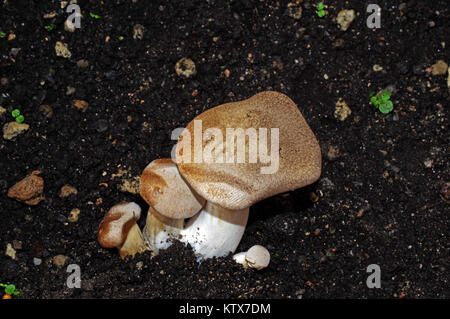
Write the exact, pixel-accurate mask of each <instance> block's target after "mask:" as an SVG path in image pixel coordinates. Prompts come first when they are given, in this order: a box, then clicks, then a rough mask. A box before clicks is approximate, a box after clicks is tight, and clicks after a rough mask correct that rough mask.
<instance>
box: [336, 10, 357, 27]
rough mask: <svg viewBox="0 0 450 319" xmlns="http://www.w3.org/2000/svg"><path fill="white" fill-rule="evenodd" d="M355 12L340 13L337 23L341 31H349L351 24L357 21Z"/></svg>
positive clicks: (343, 11)
mask: <svg viewBox="0 0 450 319" xmlns="http://www.w3.org/2000/svg"><path fill="white" fill-rule="evenodd" d="M355 17H356V15H355V10H341V11H339V13H338V16H337V18H336V22H337V24H338V26H339V29H340V30H341V31H347V29H348V28H349V27H350V24H351V23H352V21H353V20H354V19H355Z"/></svg>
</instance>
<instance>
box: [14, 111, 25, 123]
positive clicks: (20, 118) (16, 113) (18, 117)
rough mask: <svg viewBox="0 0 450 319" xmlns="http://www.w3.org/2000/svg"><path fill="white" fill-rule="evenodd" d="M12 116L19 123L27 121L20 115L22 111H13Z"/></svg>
mask: <svg viewBox="0 0 450 319" xmlns="http://www.w3.org/2000/svg"><path fill="white" fill-rule="evenodd" d="M11 115H12V117H13V118H15V119H16V122H17V123H22V122H23V121H25V117H24V116H23V115H21V114H20V111H19V110H18V109H15V110H13V111H12V112H11Z"/></svg>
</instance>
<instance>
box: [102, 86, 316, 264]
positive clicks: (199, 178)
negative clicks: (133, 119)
mask: <svg viewBox="0 0 450 319" xmlns="http://www.w3.org/2000/svg"><path fill="white" fill-rule="evenodd" d="M198 121H201V124H202V125H201V127H200V129H199V128H198V126H196V125H195V124H196V122H197V123H198ZM228 128H238V129H240V130H243V131H244V132H247V130H249V129H255V128H256V130H258V129H260V131H261V128H266V129H267V128H276V129H277V133H278V136H276V137H277V141H276V142H277V143H276V144H273V143H272V146H274V145H275V148H273V147H272V148H271V154H267V148H266V149H265V157H264V156H262V155H261V154H263V153H264V150H262V147H261V145H259V148H252V147H251V145H249V144H250V136H248V138H247V139H246V138H245V137H244V139H243V140H240V141H239V140H238V143H237V144H239V143H241V144H243V145H241V146H245V147H244V148H243V149H244V151H245V153H244V155H245V156H244V157H243V158H244V159H251V158H255V157H254V155H255V154H254V153H255V152H258V154H259V155H260V158H259V160H257V161H251V160H248V161H245V160H244V161H242V160H241V161H239V160H238V161H236V160H234V161H223V160H221V158H220V157H221V156H224V157H226V158H227V159H229V158H232V159H233V158H234V159H236V158H237V157H239V154H237V153H236V152H237V149H238V147H236V148H234V146H233V147H232V149H231V150H230V149H229V148H227V146H229V144H228V143H229V141H228V140H227V141H226V142H224V141H223V140H221V139H216V140H215V139H214V137H215V136H216V135H218V134H217V132H219V133H221V134H222V136H225V135H226V132H227V129H228ZM211 132H213V133H212V134H211ZM196 134H197V135H199V134H200V135H201V138H200V139H197V138H195V135H196ZM269 135H270V134H269ZM272 135H273V134H272ZM192 136H194V138H190V137H192ZM227 137H228V136H227ZM235 138H236V137H235V136H233V143H232V145H234V144H235V143H234V140H235ZM271 139H272V140H274V139H275V136H274V135H273V136H271ZM199 141H200V143H199ZM272 142H273V141H272ZM199 144H200V145H199ZM198 147H200V149H205V150H206V149H209V151H210V152H209V153H208V156H209V157H208V158H206V156H205V154H203V157H202V158H201V160H200V161H199V160H196V158H195V156H196V155H197V154H195V152H196V151H197V150H198ZM220 150H221V151H222V152H221V151H220ZM223 150H225V153H223ZM274 152H276V153H277V155H278V156H277V157H276V158H275V157H272V155H274ZM187 155H188V156H187ZM191 155H193V157H191ZM189 157H190V158H189ZM256 158H257V157H256ZM267 158H271V159H274V160H275V161H276V163H275V165H274V167H275V170H273V169H272V170H267V171H269V172H265V173H264V169H267V164H268V160H267ZM186 159H188V160H186ZM320 173H321V152H320V147H319V144H318V142H317V139H316V137H315V135H314V133H313V132H312V131H311V129H310V127H309V126H308V124H307V123H306V121H305V119H304V118H303V116H302V114H301V113H300V111H299V109H298V107H297V106H296V105H295V103H294V102H293V101H292V100H291V99H290V98H289V97H287V96H286V95H284V94H281V93H278V92H272V91H268V92H262V93H259V94H256V95H254V96H253V97H251V98H249V99H247V100H243V101H238V102H233V103H227V104H223V105H220V106H217V107H214V108H211V109H209V110H207V111H205V112H203V113H202V114H200V115H199V116H197V117H196V118H195V119H194V120H193V121H191V122H190V123H189V124H188V125H187V127H186V128H185V129H184V130H183V132H182V133H181V135H180V138H179V139H178V142H177V145H176V148H175V156H174V159H173V160H172V159H156V160H154V161H152V162H151V163H150V164H149V165H148V166H147V167H146V168H145V169H144V171H143V173H142V176H141V184H140V195H141V196H142V198H143V199H144V200H145V201H146V202H147V203H148V204H149V206H150V207H149V211H148V214H147V220H146V225H145V227H144V230H143V232H142V233H141V232H140V230H139V227H138V226H137V225H136V220H137V219H138V218H139V215H140V208H139V209H138V206H137V205H136V204H134V203H129V204H121V206H119V207H116V206H115V207H113V208H112V209H111V210H110V212H108V214H107V215H106V216H105V219H104V221H103V222H102V225H101V226H100V229H99V242H100V244H101V245H102V246H103V247H118V248H119V250H120V252H121V256H122V257H124V256H126V255H134V254H135V253H136V252H139V251H143V250H145V249H150V250H151V251H152V252H153V253H154V254H157V253H158V251H159V250H161V249H166V248H168V247H169V246H170V245H171V243H172V241H173V240H175V239H176V240H180V241H181V242H183V243H185V244H186V245H190V246H191V247H192V249H193V250H194V252H195V253H196V255H197V256H198V259H199V260H201V259H204V258H212V257H221V256H226V255H228V254H229V253H234V252H235V250H236V248H237V246H238V245H239V242H240V240H241V238H242V236H243V234H244V231H245V227H246V224H247V220H248V215H249V209H250V207H251V206H252V205H253V204H255V203H257V202H259V201H261V200H263V199H265V198H268V197H271V196H274V195H276V194H279V193H284V192H287V191H291V190H294V189H297V188H300V187H303V186H306V185H309V184H311V183H313V182H315V181H316V180H318V178H319V177H320ZM118 211H123V213H122V215H120V214H118V213H117V212H118ZM130 211H133V213H132V214H131V213H130ZM125 216H127V217H125ZM113 231H115V232H116V233H117V234H116V235H110V234H109V232H113ZM129 237H130V239H129ZM104 238H107V239H104ZM131 240H133V241H136V242H135V243H133V244H131V243H129V241H131ZM128 247H130V251H126V250H127V249H128ZM255 247H256V248H254V249H253V250H252V249H250V250H249V251H248V252H247V253H246V254H244V253H241V255H239V254H238V255H239V256H237V257H236V258H235V260H236V261H237V262H240V263H242V264H244V266H246V267H253V268H256V269H259V268H261V267H265V266H266V265H265V263H266V262H267V263H268V260H270V255H269V253H268V252H266V251H263V250H262V249H261V246H255ZM255 253H256V255H258V256H260V257H261V256H262V257H261V258H262V261H261V262H262V264H263V265H262V266H260V265H259V264H257V263H258V262H259V261H258V260H255V257H254V256H253V254H255ZM247 255H248V256H247Z"/></svg>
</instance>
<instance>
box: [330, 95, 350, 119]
mask: <svg viewBox="0 0 450 319" xmlns="http://www.w3.org/2000/svg"><path fill="white" fill-rule="evenodd" d="M350 114H352V110H351V109H350V108H349V107H348V105H347V103H346V102H345V101H344V100H343V99H342V98H339V100H338V101H337V102H336V108H335V110H334V117H335V118H337V119H339V120H340V121H345V119H346V118H347V117H348V116H349V115H350Z"/></svg>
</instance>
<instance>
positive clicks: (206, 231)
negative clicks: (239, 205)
mask: <svg viewBox="0 0 450 319" xmlns="http://www.w3.org/2000/svg"><path fill="white" fill-rule="evenodd" d="M248 213H249V208H248V207H247V208H244V209H241V210H229V209H225V208H222V207H220V206H217V205H215V204H213V203H211V202H206V205H205V207H204V208H203V209H202V210H201V211H200V213H198V214H197V215H195V216H194V217H192V218H191V219H190V220H189V221H188V223H187V224H186V226H185V228H184V229H183V230H182V231H181V233H180V234H181V241H182V242H184V243H185V244H190V245H191V247H192V249H193V250H194V252H195V253H196V254H197V255H198V259H199V260H201V259H205V258H212V257H223V256H226V255H228V254H229V253H230V252H234V251H235V250H236V248H237V246H238V245H239V242H240V241H241V238H242V235H243V234H244V231H245V226H246V225H247V220H248Z"/></svg>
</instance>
